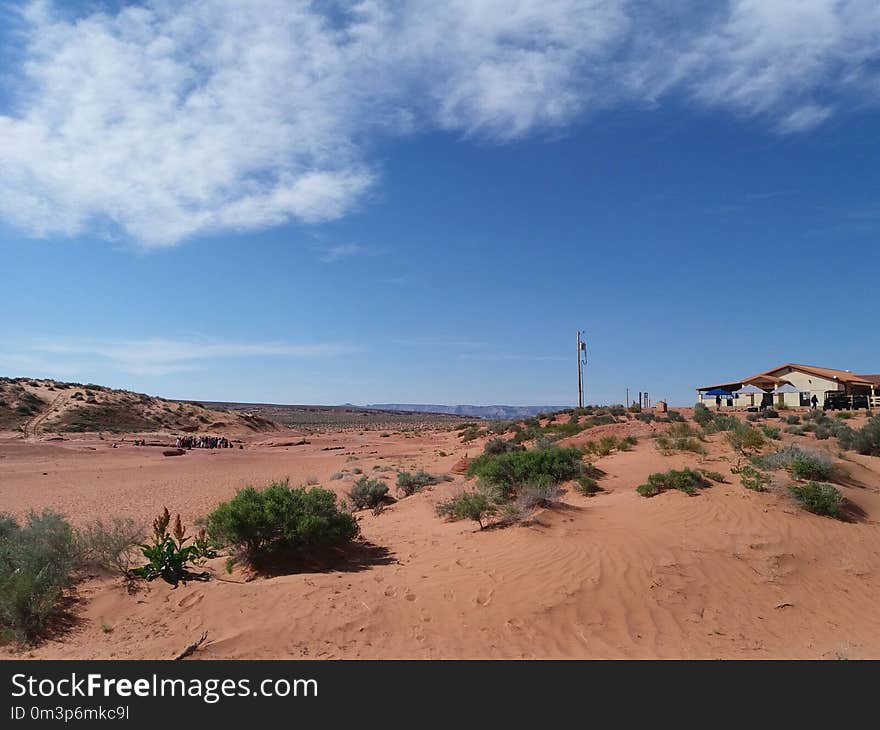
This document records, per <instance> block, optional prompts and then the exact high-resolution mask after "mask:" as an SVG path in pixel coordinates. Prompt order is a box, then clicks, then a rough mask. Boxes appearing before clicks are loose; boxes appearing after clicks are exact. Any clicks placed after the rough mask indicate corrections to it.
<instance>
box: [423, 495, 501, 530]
mask: <svg viewBox="0 0 880 730" xmlns="http://www.w3.org/2000/svg"><path fill="white" fill-rule="evenodd" d="M436 510H437V514H438V515H439V516H440V517H445V518H447V519H450V520H465V519H467V520H474V522H476V523H477V524H479V526H480V529H481V530H482V529H483V527H485V525H484V524H483V520H484V519H486V518H487V517H488V516H490V515H493V514H495V513H496V512H497V511H498V508H497V506H496V505H494V504H492V502H491V501H490V500H489V497H488V496H486V495H485V494H483V493H482V492H461V493H459V494H457V495H455V496H454V497H452V498H451V499H449V500H447V501H445V502H441V503H440V504H438V505H437V508H436Z"/></svg>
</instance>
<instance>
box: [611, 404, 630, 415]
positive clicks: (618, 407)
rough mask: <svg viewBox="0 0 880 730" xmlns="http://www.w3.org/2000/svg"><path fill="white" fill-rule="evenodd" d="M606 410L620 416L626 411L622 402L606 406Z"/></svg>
mask: <svg viewBox="0 0 880 730" xmlns="http://www.w3.org/2000/svg"><path fill="white" fill-rule="evenodd" d="M608 412H609V413H610V414H611V415H612V416H622V415H623V414H624V413H626V407H625V406H624V405H623V404H622V403H615V404H614V405H613V406H608Z"/></svg>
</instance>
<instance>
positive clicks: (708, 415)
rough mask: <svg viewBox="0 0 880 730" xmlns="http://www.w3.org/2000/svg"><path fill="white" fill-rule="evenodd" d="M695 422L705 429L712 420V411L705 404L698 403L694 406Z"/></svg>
mask: <svg viewBox="0 0 880 730" xmlns="http://www.w3.org/2000/svg"><path fill="white" fill-rule="evenodd" d="M694 420H695V421H696V422H697V423H698V424H699V425H700V426H702V427H703V428H705V427H706V426H707V425H708V423H709V422H710V421H711V420H712V411H710V410H709V409H708V408H707V407H706V404H705V403H697V404H696V405H695V406H694Z"/></svg>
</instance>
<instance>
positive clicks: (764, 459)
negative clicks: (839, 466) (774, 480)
mask: <svg viewBox="0 0 880 730" xmlns="http://www.w3.org/2000/svg"><path fill="white" fill-rule="evenodd" d="M752 461H753V462H754V464H755V465H756V466H759V467H762V468H764V469H787V470H788V471H789V472H790V473H791V475H792V476H793V477H794V478H795V479H805V480H814V481H825V480H827V479H829V478H830V477H831V473H832V471H833V463H832V461H831V459H830V458H829V457H827V456H826V455H825V454H820V453H816V452H813V451H808V450H807V449H802V448H801V447H799V446H787V447H786V448H784V449H782V450H780V451H777V452H775V453H773V454H766V455H764V456H760V457H753V458H752Z"/></svg>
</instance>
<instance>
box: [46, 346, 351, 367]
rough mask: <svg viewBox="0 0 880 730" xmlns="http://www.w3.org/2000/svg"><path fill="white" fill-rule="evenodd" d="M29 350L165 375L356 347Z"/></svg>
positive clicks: (333, 353)
mask: <svg viewBox="0 0 880 730" xmlns="http://www.w3.org/2000/svg"><path fill="white" fill-rule="evenodd" d="M30 350H31V351H33V352H34V353H37V354H38V355H40V356H46V355H53V356H57V355H61V356H64V358H65V359H67V360H76V359H78V358H81V359H83V360H86V361H87V362H90V363H95V362H97V361H105V362H108V363H109V364H111V365H112V366H114V367H116V368H118V369H119V370H121V371H122V372H125V373H129V374H132V375H166V374H168V373H172V372H180V371H186V370H195V369H199V368H202V367H204V366H205V365H206V364H208V363H210V362H211V361H212V360H220V359H229V358H253V357H278V358H295V359H300V358H321V357H336V356H339V355H345V354H349V353H352V352H355V351H356V348H355V347H353V346H350V345H343V344H337V343H312V344H291V343H284V342H224V341H220V340H203V339H198V338H193V339H168V338H154V339H137V340H117V341H109V340H96V341H84V340H43V341H38V342H35V343H33V345H32V346H31V347H30Z"/></svg>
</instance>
